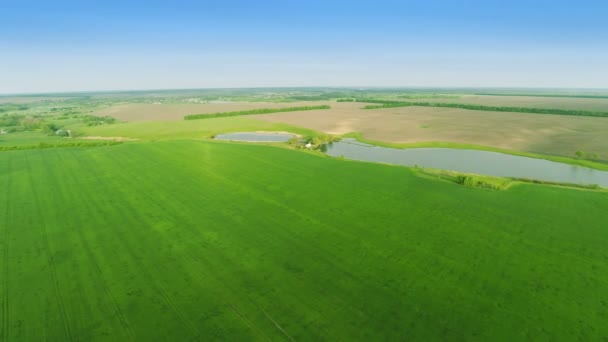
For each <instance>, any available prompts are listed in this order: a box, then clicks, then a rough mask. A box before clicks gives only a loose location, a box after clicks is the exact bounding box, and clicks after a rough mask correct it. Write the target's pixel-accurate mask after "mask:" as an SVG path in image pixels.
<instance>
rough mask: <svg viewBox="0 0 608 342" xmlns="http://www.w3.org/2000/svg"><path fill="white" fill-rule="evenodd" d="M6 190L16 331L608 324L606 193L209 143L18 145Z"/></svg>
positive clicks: (344, 332) (297, 336)
mask: <svg viewBox="0 0 608 342" xmlns="http://www.w3.org/2000/svg"><path fill="white" fill-rule="evenodd" d="M344 175H348V177H345V176H344ZM0 187H1V188H2V189H3V191H2V196H1V197H0V212H1V213H2V215H1V216H0V236H1V237H2V238H1V239H0V256H1V257H0V271H1V272H2V273H1V274H2V276H1V277H0V334H1V335H0V338H1V339H2V340H3V341H37V340H52V341H70V340H73V341H78V340H83V341H91V340H108V341H117V340H139V341H151V340H155V341H158V340H167V341H192V340H205V341H210V340H223V341H226V340H231V341H236V340H286V341H289V340H317V341H318V340H329V341H336V340H350V341H352V340H359V341H378V340H424V341H428V340H482V341H488V340H559V339H564V340H602V339H605V338H606V337H608V326H606V324H605V321H606V320H605V318H606V316H607V315H608V304H607V303H608V266H607V264H606V262H605V261H606V259H607V258H608V250H607V249H606V248H605V246H606V245H607V244H608V231H607V230H606V229H605V222H606V221H607V220H608V212H607V211H606V210H605V208H606V207H607V206H608V196H606V193H604V192H590V191H581V190H571V189H563V188H555V187H546V186H537V185H519V186H516V187H513V188H511V189H510V190H506V191H492V190H487V189H479V188H469V187H464V186H459V185H456V184H453V183H446V182H442V181H438V180H433V179H426V178H420V177H418V176H415V175H414V174H413V172H412V171H410V170H408V169H406V168H401V167H394V166H387V165H378V164H368V163H361V162H351V161H344V160H336V159H330V158H327V157H324V156H321V155H315V154H311V153H304V152H299V151H294V150H287V149H284V148H277V147H270V146H255V145H245V144H233V143H219V142H203V141H165V142H138V143H125V144H122V145H118V146H112V147H99V148H68V149H48V150H27V151H9V152H2V153H0Z"/></svg>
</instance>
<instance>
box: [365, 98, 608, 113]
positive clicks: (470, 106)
mask: <svg viewBox="0 0 608 342" xmlns="http://www.w3.org/2000/svg"><path fill="white" fill-rule="evenodd" d="M357 102H365V103H378V105H369V106H365V107H363V108H364V109H379V108H394V107H409V106H418V107H447V108H461V109H468V110H484V111H492V112H516V113H532V114H557V115H575V116H594V117H608V112H595V111H587V110H572V109H554V108H529V107H502V106H482V105H475V104H466V103H447V102H413V101H412V102H410V101H407V102H406V101H389V100H376V99H358V100H357Z"/></svg>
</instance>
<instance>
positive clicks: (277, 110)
mask: <svg viewBox="0 0 608 342" xmlns="http://www.w3.org/2000/svg"><path fill="white" fill-rule="evenodd" d="M319 109H331V107H330V106H327V105H323V106H304V107H286V108H260V109H248V110H241V111H237V112H223V113H210V114H192V115H186V116H184V119H185V120H199V119H213V118H223V117H231V116H242V115H258V114H271V113H283V112H299V111H305V110H319Z"/></svg>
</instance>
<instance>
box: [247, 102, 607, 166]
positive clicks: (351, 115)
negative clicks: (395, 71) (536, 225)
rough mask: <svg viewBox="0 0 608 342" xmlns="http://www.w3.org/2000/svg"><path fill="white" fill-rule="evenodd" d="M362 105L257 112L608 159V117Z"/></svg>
mask: <svg viewBox="0 0 608 342" xmlns="http://www.w3.org/2000/svg"><path fill="white" fill-rule="evenodd" d="M362 105H363V104H361V103H336V104H334V105H332V109H330V110H326V111H309V112H305V113H304V112H302V113H298V112H294V113H276V114H267V115H258V116H254V117H255V118H257V119H259V120H264V121H270V122H282V123H286V124H289V125H294V126H301V127H306V128H310V129H314V130H318V131H323V132H326V133H332V134H344V133H349V132H360V133H362V135H363V137H364V138H366V139H370V140H377V141H382V142H392V143H415V142H455V143H465V144H475V145H484V146H492V147H498V148H503V149H508V150H518V151H528V152H538V153H544V154H555V155H563V156H569V157H572V156H574V153H575V152H576V151H578V150H582V151H585V152H588V153H595V154H597V155H598V156H599V157H600V158H602V159H608V145H607V144H606V140H605V139H606V134H607V133H606V132H608V119H607V118H594V117H577V116H565V115H547V114H526V113H509V112H492V111H475V110H465V109H458V108H431V107H402V108H386V109H373V110H362V109H360V107H361V106H362Z"/></svg>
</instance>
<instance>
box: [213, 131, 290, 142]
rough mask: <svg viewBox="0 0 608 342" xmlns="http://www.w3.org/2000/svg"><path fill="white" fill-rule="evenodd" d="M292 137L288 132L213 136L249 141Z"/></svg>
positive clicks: (286, 139) (275, 140)
mask: <svg viewBox="0 0 608 342" xmlns="http://www.w3.org/2000/svg"><path fill="white" fill-rule="evenodd" d="M293 137H294V135H293V134H288V133H263V132H240V133H226V134H218V135H216V136H215V139H218V140H231V141H249V142H286V141H288V140H289V139H291V138H293Z"/></svg>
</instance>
